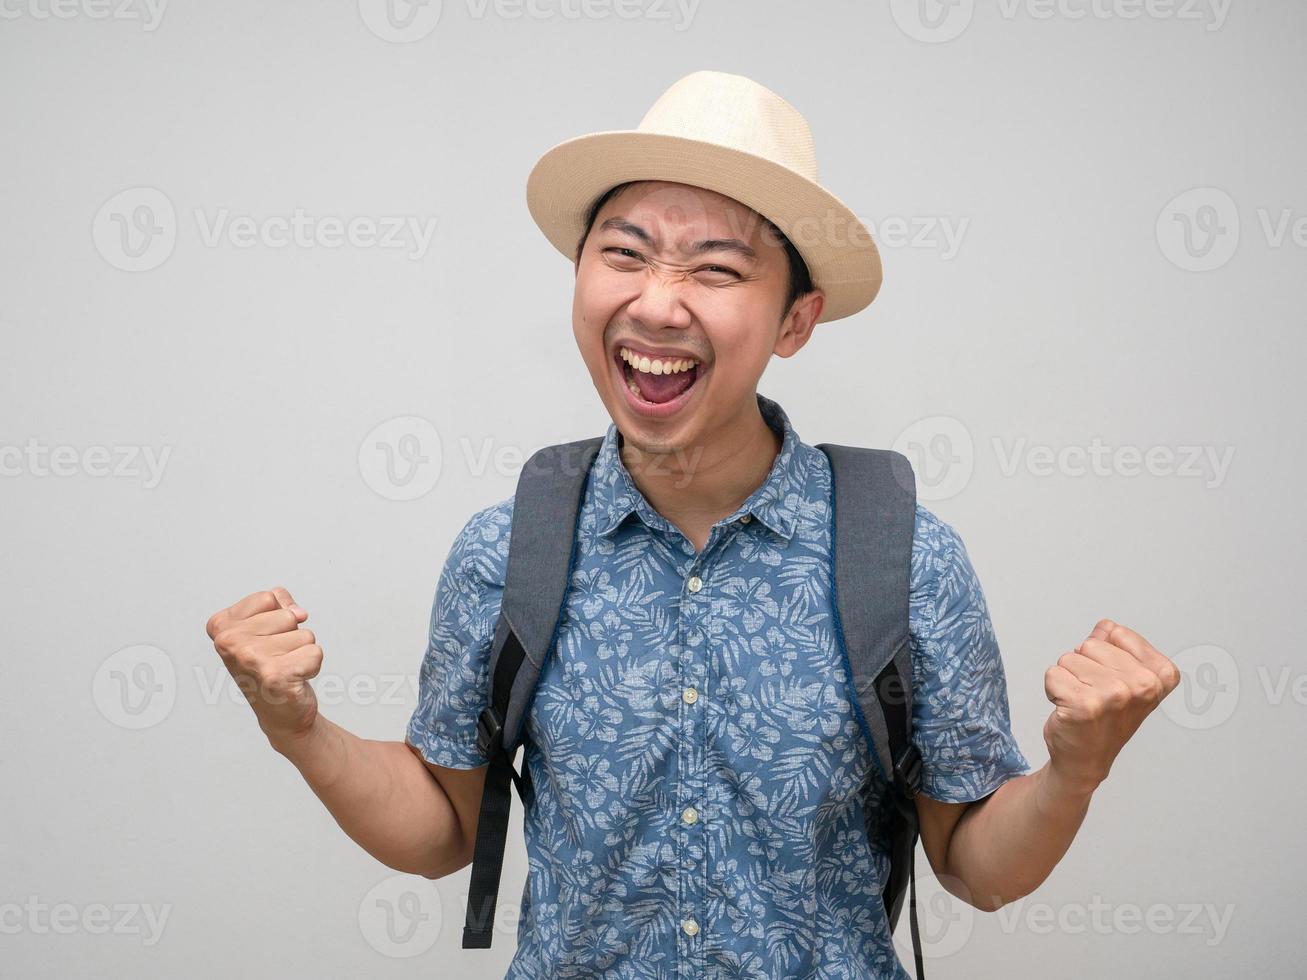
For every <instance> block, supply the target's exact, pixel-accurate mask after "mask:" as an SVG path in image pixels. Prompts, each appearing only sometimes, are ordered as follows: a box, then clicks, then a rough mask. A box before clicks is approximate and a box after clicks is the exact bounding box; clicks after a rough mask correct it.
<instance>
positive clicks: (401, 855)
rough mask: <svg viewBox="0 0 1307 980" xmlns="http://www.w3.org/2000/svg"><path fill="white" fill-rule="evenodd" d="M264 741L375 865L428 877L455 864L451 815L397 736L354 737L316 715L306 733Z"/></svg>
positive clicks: (456, 835) (457, 853) (455, 826)
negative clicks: (383, 738) (391, 738)
mask: <svg viewBox="0 0 1307 980" xmlns="http://www.w3.org/2000/svg"><path fill="white" fill-rule="evenodd" d="M272 744H273V748H274V749H276V750H277V751H278V752H280V753H281V754H282V755H284V756H285V757H286V758H287V759H289V760H290V761H291V763H292V764H294V766H295V767H296V768H297V769H298V770H299V771H300V773H301V774H302V775H303V776H304V779H305V781H306V782H308V784H309V786H310V788H312V790H313V792H314V793H316V794H317V796H318V799H320V800H322V802H323V804H324V805H325V806H326V807H327V809H328V810H329V811H330V812H331V815H332V816H333V817H334V818H335V819H336V823H338V824H339V825H340V827H341V829H342V830H344V831H345V833H346V834H347V835H349V837H350V838H352V839H353V840H354V841H355V842H356V843H357V844H358V845H359V846H360V847H362V848H363V849H364V850H365V851H367V852H368V853H369V854H371V855H372V856H373V857H375V858H376V859H377V860H378V861H380V862H381V863H382V864H385V865H386V866H388V867H391V868H394V869H395V870H396V871H405V872H408V873H410V874H421V875H425V876H427V877H430V878H439V877H442V876H443V875H445V874H449V873H451V872H452V871H454V870H457V868H459V867H461V866H462V865H463V862H462V861H461V852H462V843H461V841H462V837H461V831H460V828H459V823H458V815H457V813H456V812H455V811H454V808H453V805H452V804H451V803H450V801H449V798H448V797H447V796H446V795H445V792H444V790H442V789H441V787H440V784H439V783H438V782H437V781H436V780H435V779H434V778H433V777H432V775H431V773H430V772H429V771H428V770H427V768H426V766H424V765H423V763H422V760H421V759H419V758H418V757H417V756H416V755H415V754H414V752H413V750H412V749H410V748H409V747H408V746H407V745H405V744H404V743H403V742H393V741H389V742H387V741H377V740H373V739H364V738H359V737H358V736H357V735H354V734H352V733H351V732H348V731H346V730H345V729H343V728H341V727H340V726H339V725H336V724H333V723H332V722H330V721H328V720H327V719H326V718H324V717H323V716H322V715H318V716H317V719H316V721H315V722H314V723H313V726H312V727H311V728H310V729H309V731H308V732H307V733H306V734H304V735H302V736H299V737H297V738H295V739H294V740H293V741H289V742H273V743H272Z"/></svg>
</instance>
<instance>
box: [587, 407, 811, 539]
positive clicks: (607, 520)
mask: <svg viewBox="0 0 1307 980" xmlns="http://www.w3.org/2000/svg"><path fill="white" fill-rule="evenodd" d="M755 394H757V393H756V392H755ZM757 398H758V409H759V411H761V412H762V417H763V421H765V422H766V423H767V425H768V427H769V428H770V429H771V430H772V431H773V432H775V433H776V434H777V435H779V436H780V437H781V450H780V452H779V453H778V454H777V455H776V459H775V461H774V462H773V463H772V467H771V470H770V471H769V472H768V474H767V479H766V480H764V481H763V483H762V485H761V486H759V487H758V488H757V489H756V490H754V492H753V493H751V494H750V495H749V497H748V498H747V499H746V500H745V501H744V503H742V504H741V505H740V506H739V508H738V509H737V510H736V511H735V512H734V513H733V514H731V515H730V516H729V517H728V518H726V523H729V522H730V521H734V520H738V519H739V518H740V517H743V516H744V515H745V514H749V515H751V516H752V517H753V518H756V519H757V520H759V521H761V522H762V523H763V524H765V525H766V526H767V527H769V528H770V529H771V530H772V531H774V532H776V534H778V535H780V536H781V537H782V538H784V539H785V540H786V541H788V540H789V539H790V537H791V536H792V535H793V534H794V525H795V523H796V521H797V520H798V509H799V508H800V507H801V506H802V501H803V499H804V495H803V490H804V487H805V485H806V483H807V479H808V453H807V452H806V451H805V449H806V447H805V446H804V445H803V443H802V441H801V440H800V439H799V436H798V433H797V432H795V430H794V426H793V425H791V424H790V419H789V416H788V415H786V414H785V410H784V409H782V408H781V406H780V405H779V404H777V403H776V402H774V401H772V400H771V399H770V398H768V397H766V396H765V395H760V394H758V395H757ZM619 448H620V447H619V446H618V431H617V425H616V423H611V422H610V423H609V425H608V432H607V433H606V434H605V435H604V439H603V443H602V444H601V445H600V447H599V452H598V454H597V455H596V456H595V459H594V464H593V466H592V468H591V471H590V482H591V486H592V487H593V498H592V499H593V504H594V507H595V531H596V533H598V534H601V535H605V536H606V535H610V534H612V532H613V531H615V530H616V529H617V528H618V527H619V526H620V525H621V524H622V522H623V521H625V520H626V518H627V517H629V516H630V515H631V514H632V513H635V514H637V515H639V517H640V519H641V520H642V521H644V523H645V524H647V525H649V526H650V527H654V528H658V529H660V530H665V531H670V530H672V525H671V523H670V522H669V521H668V520H667V519H666V518H665V517H663V516H662V515H661V514H659V513H658V512H657V511H656V510H654V509H653V507H652V506H651V505H650V504H649V501H648V500H646V499H645V496H644V494H642V493H641V492H640V489H639V487H637V486H636V485H635V481H634V480H633V479H632V477H631V474H630V471H628V470H627V468H626V464H625V463H623V462H622V456H621V453H620V452H619Z"/></svg>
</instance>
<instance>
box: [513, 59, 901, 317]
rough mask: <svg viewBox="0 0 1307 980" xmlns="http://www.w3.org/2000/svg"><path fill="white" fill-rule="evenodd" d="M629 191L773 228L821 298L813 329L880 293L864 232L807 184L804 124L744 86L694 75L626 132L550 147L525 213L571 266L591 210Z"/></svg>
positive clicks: (773, 98) (776, 99) (876, 263)
mask: <svg viewBox="0 0 1307 980" xmlns="http://www.w3.org/2000/svg"><path fill="white" fill-rule="evenodd" d="M629 180H667V181H674V182H676V183H681V184H691V185H694V186H696V187H704V188H707V189H708V190H711V191H716V192H717V193H719V194H724V195H725V196H727V197H730V198H733V199H734V200H736V201H739V202H740V203H741V204H743V205H745V206H747V207H749V208H752V209H753V210H754V211H757V212H758V213H759V214H761V215H762V216H763V217H765V218H767V219H769V220H770V221H772V222H774V223H775V224H776V226H777V227H778V228H779V229H780V230H781V232H782V233H784V234H785V235H786V236H787V237H788V238H789V239H790V241H791V242H792V243H793V244H794V247H795V248H796V249H798V251H799V254H800V255H802V256H803V258H804V261H805V262H807V264H808V270H809V272H810V273H811V275H812V280H813V283H814V284H815V285H816V286H817V287H818V288H820V289H822V290H824V291H825V293H826V303H825V308H824V309H823V310H822V313H821V316H820V317H819V318H818V322H819V323H821V322H825V321H828V320H839V319H842V318H843V317H847V316H852V315H853V314H854V313H857V312H858V311H859V310H862V309H864V308H865V307H866V306H867V305H868V304H869V303H871V301H872V300H873V299H875V298H876V293H877V292H878V291H879V290H880V283H881V266H880V253H879V252H878V251H877V249H876V243H875V242H874V241H872V238H871V234H870V232H868V231H867V229H866V228H865V227H864V226H863V224H862V222H861V221H860V220H859V219H858V217H857V216H856V215H855V214H854V213H853V212H852V211H851V210H849V208H848V207H847V206H846V205H845V204H844V202H843V201H841V200H840V199H839V198H837V197H836V196H835V195H834V194H832V193H831V192H830V191H828V190H826V189H825V188H824V187H822V186H821V185H820V184H819V183H817V158H816V154H815V152H814V149H813V143H812V132H811V130H810V129H809V128H808V122H807V120H806V119H804V118H803V116H802V115H800V114H799V111H798V110H797V109H795V108H794V106H792V105H790V104H789V103H788V102H786V101H785V100H784V99H782V98H781V97H780V96H779V95H777V94H776V93H775V92H773V91H771V90H770V89H768V88H764V87H763V86H762V85H759V84H758V83H757V82H755V81H753V80H752V79H750V78H745V77H744V76H743V75H731V74H727V73H725V72H719V71H696V72H693V73H691V74H689V75H686V76H685V77H684V78H681V79H680V80H678V81H677V82H675V83H674V84H673V85H672V86H671V88H669V89H668V90H667V91H666V92H664V93H663V94H662V95H661V96H660V97H659V98H658V101H657V102H655V103H654V104H653V106H652V107H651V108H650V109H649V111H648V112H646V113H645V116H644V118H643V119H642V120H640V125H639V127H638V128H637V129H634V130H629V129H628V130H616V131H610V132H601V133H590V134H588V135H585V136H578V137H575V138H574V139H569V140H566V141H564V142H562V143H559V144H558V145H557V146H555V147H553V148H552V149H550V150H549V151H548V152H546V153H545V154H544V156H542V157H541V158H540V159H539V160H538V161H537V162H536V165H535V166H534V167H533V168H532V170H531V174H530V176H528V177H527V182H526V201H527V207H528V208H530V210H531V217H532V218H534V219H535V223H536V224H537V225H539V226H540V230H541V231H543V232H544V234H545V237H546V238H547V239H549V241H550V243H551V244H552V245H553V246H554V248H556V249H558V250H559V251H560V252H562V253H563V255H565V256H566V257H567V258H568V260H569V261H571V260H573V259H574V258H575V256H576V244H577V242H578V241H580V239H581V235H582V233H583V232H584V231H585V216H586V213H587V211H588V210H589V208H590V205H592V204H593V203H594V202H595V200H597V199H598V198H599V197H600V196H601V195H602V194H604V193H605V192H606V191H607V190H608V189H609V188H611V187H613V186H615V185H617V184H621V183H625V182H626V181H629Z"/></svg>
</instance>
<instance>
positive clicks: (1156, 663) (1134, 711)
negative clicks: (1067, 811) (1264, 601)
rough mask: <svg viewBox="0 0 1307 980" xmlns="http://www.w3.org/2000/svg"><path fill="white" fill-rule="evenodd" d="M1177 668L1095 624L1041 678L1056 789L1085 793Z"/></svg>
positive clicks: (1176, 678)
mask: <svg viewBox="0 0 1307 980" xmlns="http://www.w3.org/2000/svg"><path fill="white" fill-rule="evenodd" d="M1179 683H1180V671H1179V669H1178V668H1177V667H1176V666H1175V664H1173V663H1172V662H1171V661H1170V660H1168V659H1167V658H1166V657H1165V656H1163V655H1162V654H1161V653H1159V652H1158V651H1157V649H1156V648H1155V647H1154V646H1153V645H1152V644H1151V643H1149V642H1148V641H1147V640H1145V639H1144V638H1143V637H1142V636H1140V635H1139V634H1138V633H1136V632H1135V631H1134V630H1132V629H1129V628H1127V627H1125V626H1121V625H1118V624H1117V623H1114V622H1112V620H1110V619H1102V620H1099V622H1098V625H1097V626H1095V627H1094V629H1093V631H1092V632H1090V634H1089V637H1088V638H1087V639H1086V640H1085V641H1084V642H1083V643H1081V644H1080V646H1078V647H1076V649H1075V650H1074V651H1072V652H1068V653H1064V654H1063V655H1062V656H1061V657H1060V658H1058V661H1057V664H1056V666H1053V667H1050V668H1049V669H1048V671H1047V672H1046V673H1045V674H1044V691H1045V693H1046V694H1047V695H1048V699H1049V700H1050V701H1052V702H1053V704H1054V705H1056V708H1055V709H1054V710H1053V713H1052V714H1051V715H1049V718H1048V721H1047V722H1046V723H1045V724H1044V741H1045V742H1046V743H1047V745H1048V754H1049V766H1050V767H1051V768H1052V770H1053V771H1054V772H1055V773H1056V774H1057V776H1058V777H1059V778H1060V779H1061V780H1062V782H1063V784H1064V785H1066V786H1069V787H1072V788H1074V789H1076V790H1078V791H1081V792H1092V791H1093V790H1094V789H1095V788H1096V787H1097V786H1098V784H1099V783H1101V782H1102V781H1103V780H1104V779H1106V778H1107V774H1108V772H1109V770H1110V769H1111V768H1112V761H1113V760H1114V759H1115V758H1116V755H1117V753H1118V752H1120V751H1121V747H1122V746H1124V745H1125V743H1126V742H1128V741H1129V740H1130V736H1132V735H1133V734H1134V733H1135V730H1136V729H1137V728H1138V727H1139V726H1140V724H1141V723H1142V722H1143V720H1144V719H1145V718H1147V717H1148V714H1149V712H1151V711H1152V710H1153V709H1154V708H1156V707H1157V706H1158V704H1160V703H1161V701H1162V699H1163V698H1164V697H1166V696H1167V695H1168V694H1170V693H1171V692H1172V691H1173V690H1175V688H1176V685H1178V684H1179Z"/></svg>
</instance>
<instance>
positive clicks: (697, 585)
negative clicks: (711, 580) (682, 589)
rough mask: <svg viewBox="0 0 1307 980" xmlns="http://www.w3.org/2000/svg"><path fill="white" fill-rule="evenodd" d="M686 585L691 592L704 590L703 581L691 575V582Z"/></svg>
mask: <svg viewBox="0 0 1307 980" xmlns="http://www.w3.org/2000/svg"><path fill="white" fill-rule="evenodd" d="M685 584H686V585H687V586H689V588H690V591H691V592H698V591H699V590H700V589H702V588H703V579H701V578H699V576H698V575H691V576H690V581H688V582H686V583H685Z"/></svg>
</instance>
